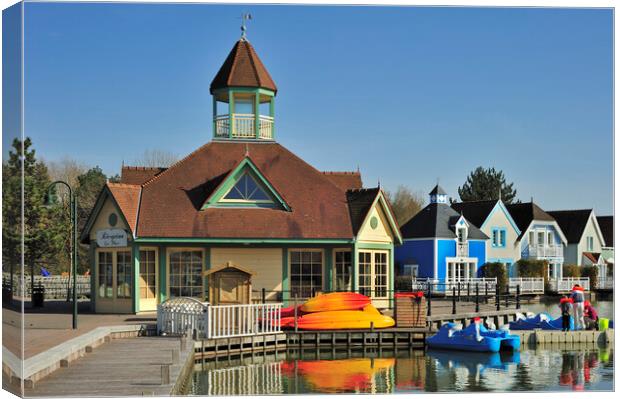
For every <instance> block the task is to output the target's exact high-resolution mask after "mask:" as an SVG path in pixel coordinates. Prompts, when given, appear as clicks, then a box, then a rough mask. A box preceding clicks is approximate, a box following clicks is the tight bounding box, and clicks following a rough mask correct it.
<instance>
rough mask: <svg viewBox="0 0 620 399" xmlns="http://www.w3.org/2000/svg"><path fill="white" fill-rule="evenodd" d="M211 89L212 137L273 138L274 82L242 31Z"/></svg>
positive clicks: (228, 138)
mask: <svg viewBox="0 0 620 399" xmlns="http://www.w3.org/2000/svg"><path fill="white" fill-rule="evenodd" d="M242 30H243V28H242ZM210 92H211V95H212V96H213V138H214V139H215V140H235V141H238V140H243V141H246V140H252V141H272V140H274V137H275V136H274V98H275V96H276V92H277V88H276V84H275V83H274V81H273V79H271V76H270V75H269V72H267V69H266V68H265V66H264V65H263V63H262V62H261V60H260V58H258V55H257V54H256V51H254V47H252V45H251V44H250V42H249V41H247V39H246V38H245V31H244V34H243V36H242V37H241V39H239V41H238V42H237V43H235V45H234V46H233V48H232V50H231V51H230V53H229V54H228V57H226V61H224V64H223V65H222V67H221V68H220V70H219V71H218V73H217V75H215V78H214V79H213V81H212V82H211V88H210Z"/></svg>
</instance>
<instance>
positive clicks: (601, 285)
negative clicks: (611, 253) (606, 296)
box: [596, 276, 614, 290]
mask: <svg viewBox="0 0 620 399" xmlns="http://www.w3.org/2000/svg"><path fill="white" fill-rule="evenodd" d="M596 288H597V289H599V290H613V289H614V278H613V277H612V276H609V277H608V276H599V277H598V278H597V279H596Z"/></svg>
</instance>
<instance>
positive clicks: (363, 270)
mask: <svg viewBox="0 0 620 399" xmlns="http://www.w3.org/2000/svg"><path fill="white" fill-rule="evenodd" d="M388 269H389V268H388V253H387V252H386V251H360V252H359V253H358V290H359V292H360V293H361V294H363V295H366V296H369V297H372V298H386V297H387V296H388V277H389V275H388Z"/></svg>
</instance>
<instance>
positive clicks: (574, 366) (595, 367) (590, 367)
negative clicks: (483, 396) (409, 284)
mask: <svg viewBox="0 0 620 399" xmlns="http://www.w3.org/2000/svg"><path fill="white" fill-rule="evenodd" d="M192 385H193V386H192V390H191V393H193V394H200V395H226V396H229V395H273V394H296V393H396V392H401V393H402V392H411V393H413V392H446V391H475V392H483V391H500V392H506V391H517V390H519V391H558V390H566V389H573V390H611V389H612V388H613V351H612V350H611V349H607V348H599V347H597V346H596V345H594V344H592V345H574V346H573V345H564V344H554V345H543V346H537V347H535V348H529V349H524V350H523V351H521V352H516V353H474V352H458V351H444V350H432V351H430V350H429V351H427V352H426V353H424V352H422V351H411V350H404V351H402V350H399V351H396V352H394V351H389V350H388V351H385V350H384V351H382V352H379V353H377V352H376V351H372V352H368V351H366V352H361V351H360V352H356V351H353V352H351V351H348V352H347V351H344V352H339V351H330V352H316V351H312V352H303V353H299V352H289V353H279V354H278V355H269V356H256V357H254V358H244V359H236V360H230V361H225V362H222V361H219V362H210V363H205V364H203V365H198V366H196V372H195V373H194V376H193V380H192Z"/></svg>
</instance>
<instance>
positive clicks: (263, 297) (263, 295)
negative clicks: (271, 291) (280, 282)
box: [261, 288, 265, 305]
mask: <svg viewBox="0 0 620 399" xmlns="http://www.w3.org/2000/svg"><path fill="white" fill-rule="evenodd" d="M261 298H262V300H263V305H264V304H265V289H264V288H263V289H262V294H261Z"/></svg>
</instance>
